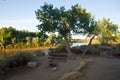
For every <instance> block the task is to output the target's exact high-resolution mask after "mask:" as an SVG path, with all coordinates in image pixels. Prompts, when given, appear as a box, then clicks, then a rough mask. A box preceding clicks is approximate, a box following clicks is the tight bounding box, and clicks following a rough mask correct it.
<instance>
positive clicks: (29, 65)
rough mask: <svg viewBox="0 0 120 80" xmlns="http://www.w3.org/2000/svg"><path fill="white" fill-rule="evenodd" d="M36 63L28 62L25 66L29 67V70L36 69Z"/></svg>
mask: <svg viewBox="0 0 120 80" xmlns="http://www.w3.org/2000/svg"><path fill="white" fill-rule="evenodd" d="M37 65H38V63H37V62H32V61H31V62H28V64H27V66H28V67H30V68H35V67H37Z"/></svg>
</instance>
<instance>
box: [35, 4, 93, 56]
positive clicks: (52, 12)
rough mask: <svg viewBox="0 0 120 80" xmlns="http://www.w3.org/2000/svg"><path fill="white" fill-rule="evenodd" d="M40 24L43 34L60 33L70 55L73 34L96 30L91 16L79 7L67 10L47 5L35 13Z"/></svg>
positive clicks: (39, 27)
mask: <svg viewBox="0 0 120 80" xmlns="http://www.w3.org/2000/svg"><path fill="white" fill-rule="evenodd" d="M35 13H36V17H37V19H38V20H39V22H40V24H39V25H38V26H37V27H38V29H39V30H40V31H41V32H42V33H45V32H58V33H59V34H60V35H62V37H63V38H64V39H65V41H66V50H67V51H68V53H69V55H72V53H71V51H70V45H69V39H70V38H71V33H87V32H91V31H92V30H94V26H93V20H92V18H91V14H90V13H88V12H86V9H84V8H81V7H80V6H79V5H75V6H72V7H71V9H69V10H65V8H64V7H60V8H59V9H58V8H54V7H53V5H51V4H50V5H49V4H47V3H45V4H44V5H43V6H41V8H40V9H38V10H37V11H35Z"/></svg>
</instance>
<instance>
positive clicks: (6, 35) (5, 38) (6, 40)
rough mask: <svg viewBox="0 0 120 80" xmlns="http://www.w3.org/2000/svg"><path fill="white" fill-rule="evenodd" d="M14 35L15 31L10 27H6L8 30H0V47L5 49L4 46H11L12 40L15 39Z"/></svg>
mask: <svg viewBox="0 0 120 80" xmlns="http://www.w3.org/2000/svg"><path fill="white" fill-rule="evenodd" d="M15 34H16V30H15V29H14V28H12V27H8V28H5V27H3V28H1V29H0V42H1V45H2V46H4V48H5V47H6V45H8V44H11V43H12V38H14V37H15Z"/></svg>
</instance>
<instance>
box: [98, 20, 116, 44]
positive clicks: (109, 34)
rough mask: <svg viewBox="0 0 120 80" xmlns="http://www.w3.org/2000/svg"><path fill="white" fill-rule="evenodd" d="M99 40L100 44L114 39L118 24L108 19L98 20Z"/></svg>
mask: <svg viewBox="0 0 120 80" xmlns="http://www.w3.org/2000/svg"><path fill="white" fill-rule="evenodd" d="M98 26H99V40H100V42H101V43H102V44H109V43H111V42H114V41H116V39H117V38H116V33H117V31H118V25H117V24H113V23H112V22H110V19H105V18H103V20H101V21H100V20H99V21H98Z"/></svg>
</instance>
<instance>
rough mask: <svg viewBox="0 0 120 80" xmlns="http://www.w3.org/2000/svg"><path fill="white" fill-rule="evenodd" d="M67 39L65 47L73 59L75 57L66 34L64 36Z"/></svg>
mask: <svg viewBox="0 0 120 80" xmlns="http://www.w3.org/2000/svg"><path fill="white" fill-rule="evenodd" d="M63 37H64V39H65V41H66V44H65V48H66V51H67V52H68V57H69V58H70V59H71V58H72V59H73V54H72V52H71V50H70V45H69V42H68V38H67V37H66V36H63Z"/></svg>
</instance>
